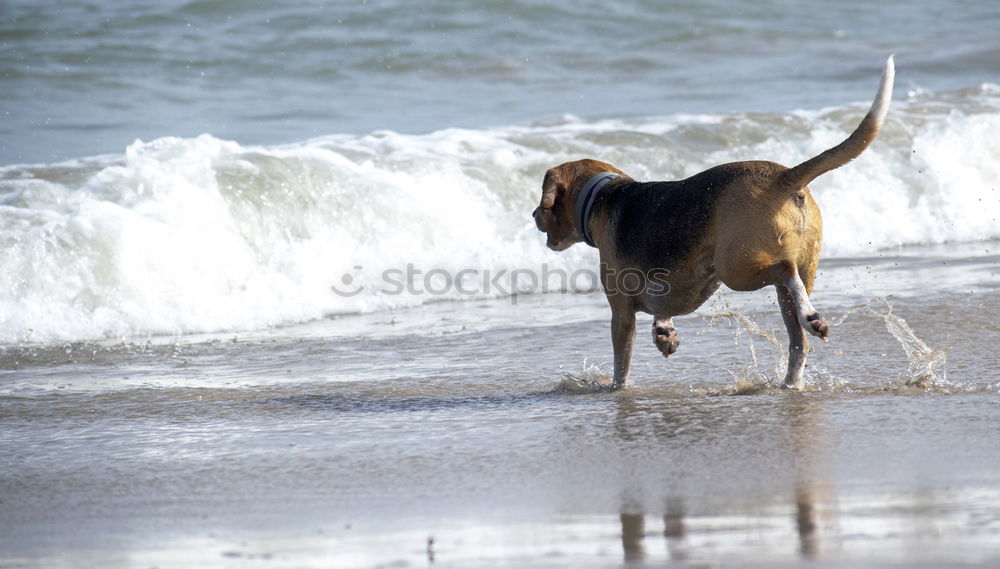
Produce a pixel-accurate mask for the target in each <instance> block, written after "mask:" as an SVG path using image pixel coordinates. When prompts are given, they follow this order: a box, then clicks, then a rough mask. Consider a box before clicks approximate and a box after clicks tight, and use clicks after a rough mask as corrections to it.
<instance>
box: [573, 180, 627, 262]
mask: <svg viewBox="0 0 1000 569" xmlns="http://www.w3.org/2000/svg"><path fill="white" fill-rule="evenodd" d="M620 177H621V176H619V175H618V174H615V173H614V172H601V173H600V174H598V175H596V176H594V177H593V178H591V179H589V180H587V183H586V184H584V185H583V188H582V189H581V190H580V193H579V194H577V195H576V225H577V227H578V228H579V229H580V235H582V236H583V242H584V243H586V244H587V245H590V246H591V247H597V245H595V244H594V240H593V239H591V238H590V230H589V229H587V224H588V223H589V222H590V210H591V208H593V207H594V199H595V198H596V197H597V192H599V191H600V190H601V188H603V187H604V186H605V185H607V183H608V182H610V181H611V180H614V179H615V178H620Z"/></svg>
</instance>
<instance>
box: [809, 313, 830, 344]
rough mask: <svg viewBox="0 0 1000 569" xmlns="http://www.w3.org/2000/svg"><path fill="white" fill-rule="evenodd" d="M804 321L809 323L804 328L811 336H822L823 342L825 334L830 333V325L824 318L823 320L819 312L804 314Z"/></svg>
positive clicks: (825, 337)
mask: <svg viewBox="0 0 1000 569" xmlns="http://www.w3.org/2000/svg"><path fill="white" fill-rule="evenodd" d="M806 322H808V323H809V326H807V327H806V330H808V331H809V333H810V334H812V335H813V336H816V337H818V338H822V339H823V341H824V342H825V341H826V339H827V336H829V335H830V325H829V324H827V323H826V320H824V319H823V317H822V316H820V315H819V313H816V312H813V313H812V314H810V315H808V316H806Z"/></svg>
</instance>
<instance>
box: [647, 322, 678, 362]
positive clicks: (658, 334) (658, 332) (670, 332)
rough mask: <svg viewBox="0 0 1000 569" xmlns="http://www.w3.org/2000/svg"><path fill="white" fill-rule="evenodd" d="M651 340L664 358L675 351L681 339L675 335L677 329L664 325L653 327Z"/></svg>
mask: <svg viewBox="0 0 1000 569" xmlns="http://www.w3.org/2000/svg"><path fill="white" fill-rule="evenodd" d="M653 341H654V342H655V343H656V348H657V349H658V350H660V352H661V353H662V354H663V357H665V358H668V357H670V354H672V353H674V352H676V351H677V348H678V347H679V346H680V345H681V340H680V338H678V337H677V330H675V329H674V328H668V327H666V326H656V327H654V328H653Z"/></svg>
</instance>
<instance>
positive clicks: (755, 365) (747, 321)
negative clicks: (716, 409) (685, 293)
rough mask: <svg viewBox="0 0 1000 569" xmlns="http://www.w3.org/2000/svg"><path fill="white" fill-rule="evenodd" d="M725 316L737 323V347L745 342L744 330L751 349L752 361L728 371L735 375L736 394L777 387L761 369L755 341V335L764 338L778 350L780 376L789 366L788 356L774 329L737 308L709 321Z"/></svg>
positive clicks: (777, 369) (776, 365)
mask: <svg viewBox="0 0 1000 569" xmlns="http://www.w3.org/2000/svg"><path fill="white" fill-rule="evenodd" d="M723 318H728V319H730V320H732V321H733V322H735V323H736V324H737V327H736V337H735V342H736V347H737V349H738V348H739V347H740V345H741V344H742V343H743V341H742V337H743V332H744V331H745V332H746V337H747V343H746V345H747V349H748V350H749V351H750V361H749V362H748V363H747V365H746V366H745V367H744V368H743V369H741V370H737V371H733V370H729V369H727V370H726V371H728V372H729V373H730V374H731V375H732V376H733V381H734V386H735V387H734V389H735V391H734V392H733V393H734V394H735V395H752V394H755V393H760V392H762V391H766V390H769V389H773V388H776V387H777V384H776V382H775V381H774V380H773V379H772V378H770V377H768V375H767V373H765V372H764V370H762V369H761V362H760V358H758V357H757V347H756V344H755V343H754V336H756V337H759V338H763V339H764V340H766V341H767V342H768V343H769V344H771V345H772V346H774V347H775V348H776V350H777V354H778V358H777V360H776V362H775V376H776V377H780V376H781V375H782V374H783V373H784V370H785V368H786V367H787V366H788V356H787V355H786V354H785V352H784V349H783V348H782V345H781V342H779V341H778V338H777V336H776V335H775V332H774V330H765V329H763V328H761V327H760V325H759V324H757V322H756V321H754V320H753V319H752V318H750V317H749V316H747V315H745V314H740V313H739V312H737V311H735V310H729V311H727V312H725V313H723V314H721V315H719V316H716V317H715V318H713V319H712V320H710V321H709V325H712V324H714V323H716V322H719V321H720V320H722V319H723Z"/></svg>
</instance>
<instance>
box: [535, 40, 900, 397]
mask: <svg viewBox="0 0 1000 569" xmlns="http://www.w3.org/2000/svg"><path fill="white" fill-rule="evenodd" d="M893 76H894V68H893V61H892V57H889V59H888V60H887V61H886V64H885V71H884V72H883V74H882V82H881V84H880V85H879V89H878V94H876V95H875V101H874V102H873V103H872V106H871V109H870V110H869V111H868V114H867V115H866V116H865V118H864V119H863V120H862V121H861V124H860V125H858V127H857V129H856V130H855V131H854V132H853V133H852V134H851V135H850V136H849V137H848V138H847V140H845V141H843V142H841V143H840V144H838V145H837V146H835V147H833V148H831V149H829V150H827V151H825V152H823V153H821V154H820V155H818V156H815V157H813V158H810V159H809V160H806V161H805V162H803V163H801V164H799V165H798V166H795V167H794V168H786V167H785V166H782V165H780V164H776V163H774V162H766V161H747V162H733V163H730V164H723V165H721V166H716V167H714V168H710V169H708V170H706V171H704V172H702V173H700V174H696V175H694V176H692V177H690V178H687V179H686V180H680V181H677V182H636V181H634V180H632V179H631V178H629V177H628V176H627V175H625V174H624V173H623V172H622V171H620V170H618V169H617V168H615V167H614V166H612V165H610V164H606V163H604V162H599V161H597V160H590V159H585V160H577V161H574V162H567V163H565V164H562V165H560V166H556V167H555V168H551V169H549V171H548V172H546V173H545V181H544V182H543V184H542V199H541V204H539V206H538V207H537V208H536V209H535V211H534V213H533V214H532V215H533V216H534V218H535V224H536V225H537V226H538V230H539V231H542V232H545V233H546V234H548V239H547V245H548V247H549V248H550V249H553V250H555V251H562V250H564V249H566V248H568V247H570V246H571V245H573V244H575V243H579V242H581V241H582V242H586V243H587V244H589V245H591V246H593V247H596V248H597V249H598V251H599V252H600V260H601V282H602V285H603V286H604V290H605V293H606V294H607V298H608V303H609V304H610V305H611V340H612V344H613V346H614V352H615V367H614V380H613V383H612V387H614V388H619V387H622V386H624V385H626V384H627V383H628V374H629V366H630V363H631V360H632V346H633V342H634V340H635V314H636V312H639V311H641V312H645V313H647V314H652V315H653V340H654V342H655V343H656V346H657V347H658V348H659V349H660V351H661V352H662V353H663V355H664V356H669V355H670V354H672V353H674V352H675V351H676V350H677V346H678V344H679V340H678V339H677V332H676V330H674V325H673V320H672V317H674V316H679V315H682V314H688V313H690V312H693V311H694V310H696V309H697V308H698V307H699V306H701V305H702V303H704V302H705V301H706V300H707V299H708V297H710V296H711V295H712V293H714V292H715V291H716V289H718V288H719V284H720V283H721V284H725V285H726V286H728V287H729V288H731V289H733V290H740V291H751V290H758V289H760V288H763V287H765V286H768V285H774V287H775V289H777V293H778V304H779V306H780V307H781V316H782V319H783V320H784V322H785V327H786V328H787V329H788V336H789V350H788V351H789V357H788V374H787V375H786V377H785V386H786V387H791V388H796V389H801V388H802V387H803V381H802V372H803V369H804V368H805V363H806V352H807V351H808V349H809V342H808V340H807V339H806V335H805V332H804V331H808V332H809V333H811V334H812V335H814V336H818V337H820V338H822V339H824V340H826V337H827V335H828V334H829V325H828V324H827V322H826V321H825V320H824V319H823V318H822V317H821V316H820V315H819V314H818V313H817V312H816V309H815V308H813V306H812V304H811V303H810V302H809V293H811V292H812V288H813V282H814V280H815V277H816V266H817V264H818V263H819V252H820V243H821V241H822V237H823V220H822V217H821V216H820V213H819V207H818V206H817V205H816V202H815V201H814V200H813V197H812V195H811V194H810V192H809V188H808V187H807V184H808V183H809V182H811V181H812V180H813V179H815V178H816V177H817V176H819V175H821V174H824V173H826V172H829V171H830V170H833V169H834V168H839V167H840V166H843V165H844V164H847V163H848V162H850V161H851V160H853V159H854V158H856V157H857V156H859V155H860V154H861V153H862V152H863V151H864V150H865V148H867V147H868V145H869V144H870V143H871V141H872V140H873V139H874V138H875V135H876V134H878V131H879V128H880V127H881V126H882V121H883V119H884V118H885V115H886V112H887V111H888V110H889V102H890V100H891V99H892V83H893Z"/></svg>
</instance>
